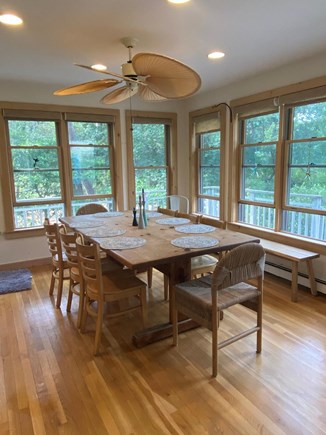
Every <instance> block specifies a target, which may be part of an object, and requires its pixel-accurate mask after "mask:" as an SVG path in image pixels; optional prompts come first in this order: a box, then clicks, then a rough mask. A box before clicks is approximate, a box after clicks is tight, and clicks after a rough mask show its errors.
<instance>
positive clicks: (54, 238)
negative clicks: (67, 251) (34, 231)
mask: <svg viewBox="0 0 326 435" xmlns="http://www.w3.org/2000/svg"><path fill="white" fill-rule="evenodd" d="M43 225H44V229H45V236H46V238H47V242H48V246H49V251H50V254H51V256H52V261H55V262H58V263H60V262H62V261H63V258H62V246H61V240H60V234H59V228H60V226H59V225H58V224H56V223H54V224H50V223H49V220H48V219H46V220H45V221H44V224H43Z"/></svg>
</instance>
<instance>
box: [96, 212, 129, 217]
mask: <svg viewBox="0 0 326 435" xmlns="http://www.w3.org/2000/svg"><path fill="white" fill-rule="evenodd" d="M123 215H124V213H122V211H103V212H101V213H95V214H94V215H93V217H95V218H108V217H117V216H123Z"/></svg>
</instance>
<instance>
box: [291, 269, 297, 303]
mask: <svg viewBox="0 0 326 435" xmlns="http://www.w3.org/2000/svg"><path fill="white" fill-rule="evenodd" d="M291 291H292V295H291V300H292V302H297V301H298V263H297V262H296V261H292V286H291Z"/></svg>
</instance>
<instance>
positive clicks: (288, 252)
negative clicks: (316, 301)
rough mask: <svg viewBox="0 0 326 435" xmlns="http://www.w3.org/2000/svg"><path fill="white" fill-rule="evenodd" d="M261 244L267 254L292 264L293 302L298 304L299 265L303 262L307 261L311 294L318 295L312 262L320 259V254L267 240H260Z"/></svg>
mask: <svg viewBox="0 0 326 435" xmlns="http://www.w3.org/2000/svg"><path fill="white" fill-rule="evenodd" d="M260 243H261V244H262V246H263V248H264V249H265V252H266V254H272V255H275V256H276V257H280V258H284V259H286V260H289V261H291V262H292V285H291V300H292V302H297V300H298V266H299V263H301V262H302V261H305V262H306V264H307V270H308V276H309V281H310V290H311V294H313V295H314V296H316V295H317V288H316V280H315V274H314V269H313V264H312V260H313V259H314V258H318V257H319V254H316V253H315V252H310V251H305V250H304V249H299V248H294V247H293V246H288V245H284V244H283V243H277V242H272V241H270V240H265V239H260Z"/></svg>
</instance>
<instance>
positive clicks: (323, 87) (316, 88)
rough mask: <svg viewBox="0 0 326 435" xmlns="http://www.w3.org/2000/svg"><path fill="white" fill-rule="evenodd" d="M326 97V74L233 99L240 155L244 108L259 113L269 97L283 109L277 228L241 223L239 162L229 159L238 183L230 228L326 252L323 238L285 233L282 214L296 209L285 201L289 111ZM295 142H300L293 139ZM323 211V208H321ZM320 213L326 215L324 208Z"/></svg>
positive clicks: (235, 138) (235, 145)
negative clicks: (236, 163) (240, 121)
mask: <svg viewBox="0 0 326 435" xmlns="http://www.w3.org/2000/svg"><path fill="white" fill-rule="evenodd" d="M325 99H326V76H324V77H320V78H317V79H311V80H307V81H305V82H300V83H295V84H293V85H288V86H284V87H281V88H277V89H274V90H270V91H265V92H262V93H260V94H256V95H252V96H249V97H244V98H240V99H237V100H233V101H231V103H230V104H231V107H232V108H233V111H234V113H235V117H236V121H235V123H234V131H233V141H232V146H231V147H230V149H231V152H232V153H234V155H236V156H237V159H238V160H239V161H240V158H239V134H240V133H239V117H241V112H243V111H244V110H243V109H246V110H247V113H248V114H254V113H257V114H258V113H259V110H260V109H259V108H261V107H262V106H263V105H264V101H265V102H266V101H267V100H268V101H269V103H271V104H272V105H277V106H279V109H280V124H279V140H278V144H277V153H276V170H275V229H273V230H271V229H266V228H263V227H256V226H253V225H248V224H245V223H243V222H240V221H239V219H238V205H239V199H240V189H239V184H240V173H241V167H240V163H239V164H238V165H237V166H235V165H234V164H232V163H231V162H230V173H231V174H232V179H235V180H236V182H235V183H233V185H232V208H231V219H230V223H229V225H228V227H229V228H230V229H233V230H236V231H241V232H245V233H247V234H251V235H254V236H258V237H263V238H269V239H272V240H275V241H278V242H281V243H282V242H283V243H290V244H291V245H293V246H297V247H298V248H302V249H307V250H314V251H317V252H319V253H321V254H326V245H325V241H323V240H321V239H313V238H310V237H307V236H301V235H297V234H295V233H289V232H286V231H285V230H284V229H282V217H283V216H282V214H283V213H284V211H285V210H291V211H292V210H293V209H294V208H293V207H292V206H290V205H287V204H286V189H287V164H288V158H289V155H288V149H289V148H288V147H287V144H288V142H289V137H288V132H289V131H290V128H292V127H291V117H290V116H289V110H290V109H291V108H293V107H295V106H302V105H304V104H313V103H316V102H319V101H321V100H323V101H324V100H325ZM293 142H298V139H297V140H293ZM295 210H298V208H297V207H295ZM300 211H302V212H307V213H311V211H312V210H311V209H306V208H301V209H300ZM318 213H320V211H318ZM321 214H323V215H324V214H325V212H324V211H322V213H321Z"/></svg>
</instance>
